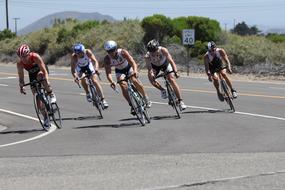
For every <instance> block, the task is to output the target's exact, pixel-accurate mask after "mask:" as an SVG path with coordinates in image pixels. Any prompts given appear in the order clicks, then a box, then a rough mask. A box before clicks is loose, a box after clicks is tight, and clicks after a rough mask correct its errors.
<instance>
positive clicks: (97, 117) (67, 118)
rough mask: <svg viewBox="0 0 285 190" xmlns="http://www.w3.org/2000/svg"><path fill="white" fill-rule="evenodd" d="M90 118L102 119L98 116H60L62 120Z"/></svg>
mask: <svg viewBox="0 0 285 190" xmlns="http://www.w3.org/2000/svg"><path fill="white" fill-rule="evenodd" d="M92 119H102V118H101V117H100V116H81V117H66V118H62V121H68V120H79V121H80V120H92Z"/></svg>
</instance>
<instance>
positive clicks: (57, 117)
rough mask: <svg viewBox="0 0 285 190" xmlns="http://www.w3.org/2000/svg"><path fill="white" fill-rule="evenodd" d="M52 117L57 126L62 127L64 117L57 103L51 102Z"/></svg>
mask: <svg viewBox="0 0 285 190" xmlns="http://www.w3.org/2000/svg"><path fill="white" fill-rule="evenodd" d="M51 112H52V119H53V122H54V124H55V125H56V127H57V128H59V129H61V128H62V118H61V114H60V110H59V107H58V105H57V103H52V104H51Z"/></svg>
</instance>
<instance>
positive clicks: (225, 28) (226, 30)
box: [224, 23, 227, 32]
mask: <svg viewBox="0 0 285 190" xmlns="http://www.w3.org/2000/svg"><path fill="white" fill-rule="evenodd" d="M224 25H225V32H227V23H224Z"/></svg>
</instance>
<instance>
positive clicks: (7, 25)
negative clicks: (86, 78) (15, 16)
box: [6, 0, 9, 30]
mask: <svg viewBox="0 0 285 190" xmlns="http://www.w3.org/2000/svg"><path fill="white" fill-rule="evenodd" d="M8 17H9V16H8V0H6V29H7V30H9V18H8Z"/></svg>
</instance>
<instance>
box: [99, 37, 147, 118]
mask: <svg viewBox="0 0 285 190" xmlns="http://www.w3.org/2000/svg"><path fill="white" fill-rule="evenodd" d="M104 49H105V50H106V51H107V53H108V54H107V55H106V56H105V58H104V65H105V70H106V75H107V79H108V81H109V82H110V84H111V87H112V88H113V89H115V88H116V83H115V82H114V81H113V79H112V74H111V71H112V67H115V73H116V78H117V81H120V80H122V79H124V77H125V76H132V77H131V78H130V80H131V81H132V82H133V84H134V85H135V87H136V88H137V90H138V91H139V92H140V93H141V94H142V95H143V97H144V99H145V101H146V104H147V107H150V106H151V102H150V101H149V99H148V96H147V94H146V92H145V90H144V87H143V85H142V83H141V82H140V81H139V80H138V70H137V64H136V62H135V60H134V59H133V57H132V56H131V55H130V54H129V52H128V51H127V50H126V49H122V48H118V45H117V43H116V42H115V41H112V40H110V41H106V42H105V44H104ZM119 85H120V87H121V89H122V93H123V96H124V98H125V99H126V100H127V101H128V102H129V105H130V100H129V97H128V91H127V84H126V82H121V83H119ZM131 113H132V114H134V112H133V110H131Z"/></svg>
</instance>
